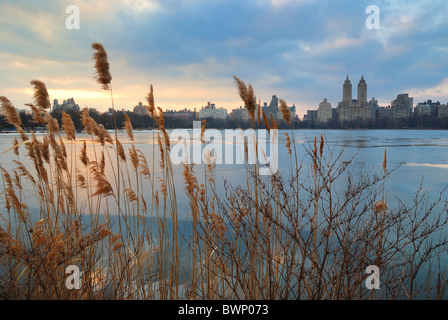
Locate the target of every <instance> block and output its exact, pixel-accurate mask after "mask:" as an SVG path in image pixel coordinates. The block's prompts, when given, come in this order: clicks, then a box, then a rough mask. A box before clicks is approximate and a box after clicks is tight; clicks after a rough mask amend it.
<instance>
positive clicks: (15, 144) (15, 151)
mask: <svg viewBox="0 0 448 320" xmlns="http://www.w3.org/2000/svg"><path fill="white" fill-rule="evenodd" d="M14 153H15V154H16V155H17V156H18V155H19V141H18V140H17V138H14Z"/></svg>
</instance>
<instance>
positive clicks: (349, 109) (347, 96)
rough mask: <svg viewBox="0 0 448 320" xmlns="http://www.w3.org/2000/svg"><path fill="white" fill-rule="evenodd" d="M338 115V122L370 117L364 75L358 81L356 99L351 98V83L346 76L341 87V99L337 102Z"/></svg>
mask: <svg viewBox="0 0 448 320" xmlns="http://www.w3.org/2000/svg"><path fill="white" fill-rule="evenodd" d="M338 115H339V121H340V122H342V121H353V120H367V119H369V118H371V110H370V105H369V103H368V102H367V83H366V81H365V80H364V76H362V77H361V80H359V83H358V100H353V98H352V84H351V82H350V79H349V78H348V76H347V78H346V79H345V82H344V85H343V87H342V101H341V102H339V104H338Z"/></svg>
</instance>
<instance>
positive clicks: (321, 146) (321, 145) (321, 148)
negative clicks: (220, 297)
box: [319, 133, 325, 158]
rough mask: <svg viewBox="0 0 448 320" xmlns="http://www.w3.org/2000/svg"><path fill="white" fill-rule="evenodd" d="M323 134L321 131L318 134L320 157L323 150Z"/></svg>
mask: <svg viewBox="0 0 448 320" xmlns="http://www.w3.org/2000/svg"><path fill="white" fill-rule="evenodd" d="M324 143H325V142H324V136H323V134H322V133H321V134H320V150H319V153H320V157H321V158H322V153H323V152H324Z"/></svg>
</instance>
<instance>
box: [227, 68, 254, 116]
mask: <svg viewBox="0 0 448 320" xmlns="http://www.w3.org/2000/svg"><path fill="white" fill-rule="evenodd" d="M233 78H234V79H235V82H236V85H237V88H238V93H239V95H240V98H241V100H243V101H244V104H245V106H246V108H247V110H248V111H249V114H250V117H251V119H252V123H255V109H256V108H257V102H256V101H257V100H256V98H255V94H254V89H253V88H252V85H250V84H249V87H247V86H246V84H245V83H244V82H243V81H242V80H241V79H239V78H238V77H237V76H233Z"/></svg>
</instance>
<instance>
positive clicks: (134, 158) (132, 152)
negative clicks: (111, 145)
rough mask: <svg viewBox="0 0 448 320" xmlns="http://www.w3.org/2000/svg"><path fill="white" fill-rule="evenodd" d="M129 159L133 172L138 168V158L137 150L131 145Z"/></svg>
mask: <svg viewBox="0 0 448 320" xmlns="http://www.w3.org/2000/svg"><path fill="white" fill-rule="evenodd" d="M129 158H130V159H131V163H132V166H133V167H134V169H135V170H137V169H138V167H139V164H140V161H139V157H138V154H137V150H136V149H135V145H132V146H131V147H130V148H129Z"/></svg>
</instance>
